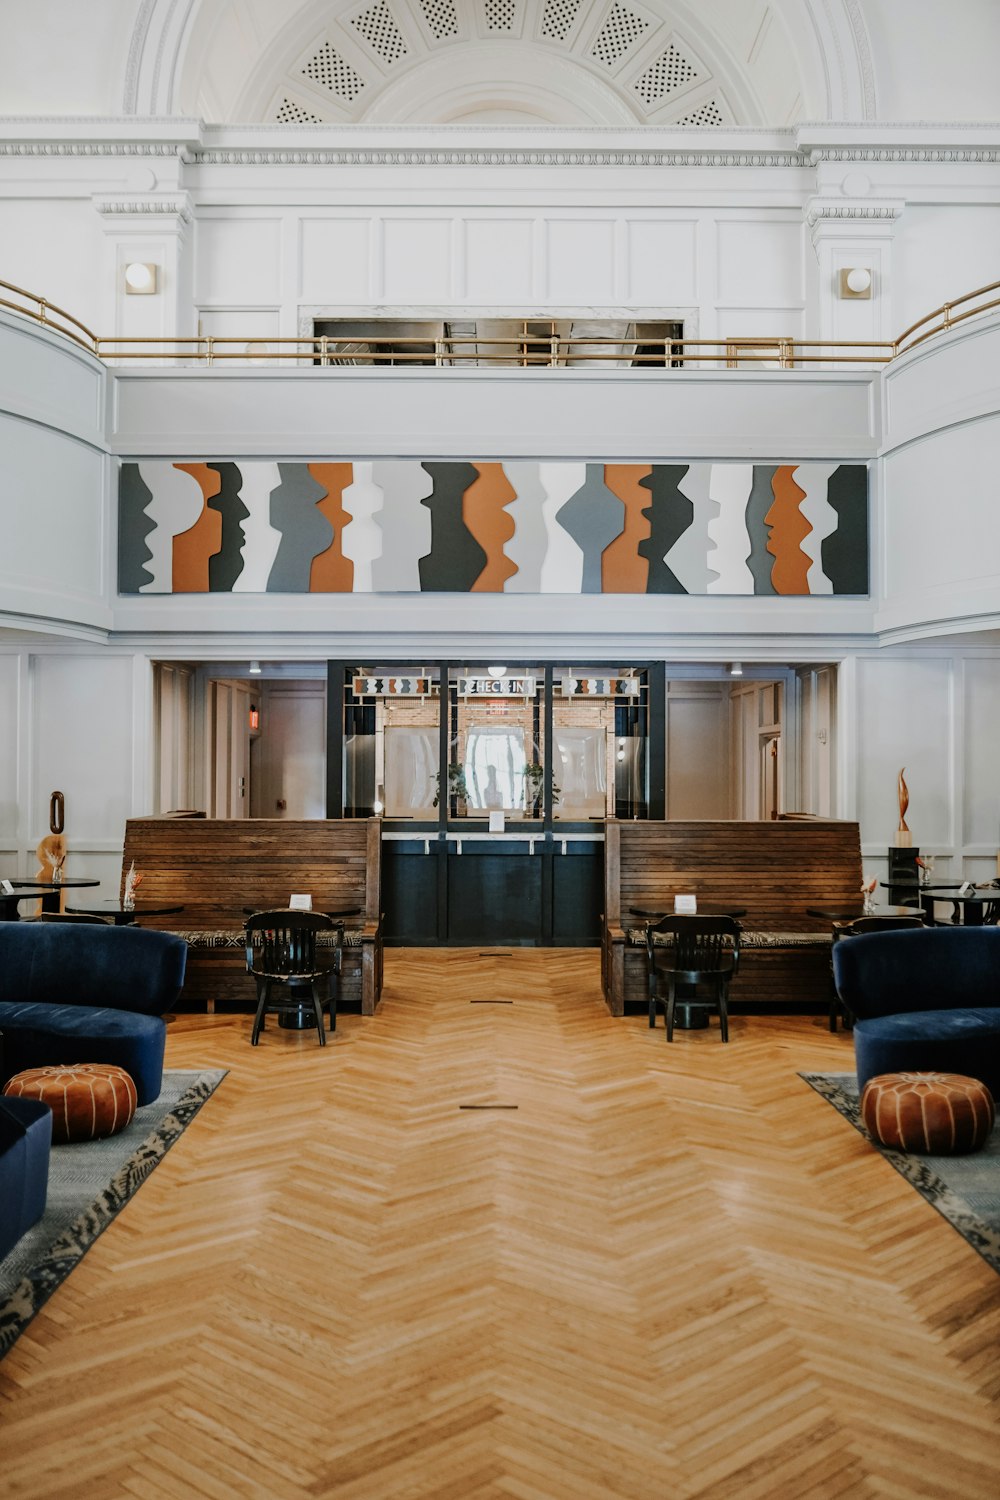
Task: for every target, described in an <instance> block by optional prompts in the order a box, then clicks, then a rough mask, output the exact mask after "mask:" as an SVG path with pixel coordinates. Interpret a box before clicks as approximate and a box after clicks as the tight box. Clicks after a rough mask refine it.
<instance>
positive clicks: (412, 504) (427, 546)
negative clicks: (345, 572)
mask: <svg viewBox="0 0 1000 1500" xmlns="http://www.w3.org/2000/svg"><path fill="white" fill-rule="evenodd" d="M357 467H358V466H357V465H355V472H357ZM371 467H372V482H373V484H375V485H377V486H378V488H379V489H381V491H382V499H383V506H382V509H381V511H379V512H378V524H379V525H380V527H381V531H382V551H381V553H380V555H379V556H378V557H376V558H375V559H374V561H373V563H372V586H373V588H374V589H375V591H376V592H377V593H380V594H402V593H408V592H410V591H411V590H412V591H414V592H416V593H419V592H420V559H421V558H422V557H426V556H427V554H428V552H430V550H431V538H432V523H431V513H430V511H429V510H428V509H427V507H426V505H421V503H420V502H421V501H422V500H426V499H427V497H428V495H430V494H432V493H433V490H434V481H433V480H432V479H431V476H430V475H429V474H428V472H427V470H426V469H425V468H424V467H423V465H422V464H421V463H419V462H418V461H417V460H416V459H398V460H396V461H393V460H392V459H389V460H387V461H384V462H383V461H379V462H377V463H373V464H372V466H371ZM354 587H355V589H356V588H357V583H355V585H354Z"/></svg>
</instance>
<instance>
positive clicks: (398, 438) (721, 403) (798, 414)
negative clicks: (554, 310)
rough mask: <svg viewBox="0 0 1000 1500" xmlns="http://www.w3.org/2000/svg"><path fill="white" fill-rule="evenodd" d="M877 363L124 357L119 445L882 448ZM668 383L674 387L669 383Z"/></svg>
mask: <svg viewBox="0 0 1000 1500" xmlns="http://www.w3.org/2000/svg"><path fill="white" fill-rule="evenodd" d="M877 378H878V377H877V376H873V375H871V374H868V373H866V372H855V373H851V374H846V373H841V372H831V373H829V374H820V373H814V372H807V371H789V372H787V373H785V372H781V371H776V372H769V373H766V374H765V373H762V372H759V371H758V372H751V373H741V374H734V373H733V372H728V373H724V374H718V373H716V372H714V371H711V370H703V371H680V370H672V371H667V372H664V371H640V370H633V371H627V372H620V371H619V372H608V371H604V372H602V371H600V370H597V371H594V370H570V371H555V370H539V371H531V370H512V371H504V370H488V369H482V370H464V371H457V370H455V371H452V370H447V369H441V370H432V371H416V370H413V371H406V370H402V369H400V370H379V369H377V368H375V369H370V370H360V371H357V370H350V369H336V370H334V369H331V370H326V371H324V372H323V374H322V378H320V379H317V378H316V373H315V372H314V371H313V370H301V371H300V370H295V369H285V370H261V371H259V372H256V373H252V374H247V373H245V372H241V375H240V376H239V377H237V376H235V375H229V374H227V372H226V370H225V369H224V368H222V367H217V368H215V369H212V370H193V369H192V370H172V371H171V370H144V371H139V370H123V371H122V372H121V373H120V374H119V375H118V376H117V378H116V380H115V396H116V410H115V418H114V421H115V430H114V437H113V446H114V449H115V451H117V452H118V453H120V454H122V455H133V454H134V455H138V456H144V455H148V454H158V455H169V456H176V457H178V458H180V457H183V456H186V457H198V456H200V455H201V454H203V453H204V454H206V455H207V456H215V455H218V454H221V453H225V454H229V455H235V454H241V455H243V456H245V457H251V456H253V455H254V454H267V455H274V456H284V455H286V454H287V455H289V456H292V455H301V456H304V457H307V458H323V457H330V458H336V457H345V458H364V457H366V456H371V457H379V456H385V457H399V458H405V457H420V458H424V457H435V456H438V457H442V458H443V457H458V458H469V457H470V456H474V457H475V458H482V459H488V458H517V457H521V456H536V457H540V458H547V457H592V458H595V459H599V458H604V459H613V458H622V459H628V458H632V459H642V458H650V459H654V458H666V457H669V456H674V455H676V456H677V457H679V458H687V459H695V458H716V459H719V458H729V457H732V458H741V459H752V458H756V457H760V458H773V459H775V460H776V461H778V462H780V461H782V460H784V461H789V460H791V459H801V460H805V459H808V458H826V459H831V460H832V459H844V460H851V459H853V460H854V461H863V460H864V459H866V458H869V457H871V456H873V454H874V451H875V433H874V429H873V419H874V411H873V408H872V402H871V388H872V383H873V381H877ZM668 395H669V399H668Z"/></svg>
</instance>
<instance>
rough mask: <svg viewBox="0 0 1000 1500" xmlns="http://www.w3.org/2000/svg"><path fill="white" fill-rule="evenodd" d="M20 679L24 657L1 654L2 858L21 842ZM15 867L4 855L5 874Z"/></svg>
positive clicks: (0, 839) (0, 821)
mask: <svg viewBox="0 0 1000 1500" xmlns="http://www.w3.org/2000/svg"><path fill="white" fill-rule="evenodd" d="M20 681H21V658H20V657H19V656H0V857H2V856H3V855H6V854H8V853H9V852H10V851H13V850H16V848H17V841H18V796H19V792H18V774H19V771H20V767H21V758H20V755H19V754H18V741H19V732H20V713H19V707H20V705H19V697H20ZM13 868H14V865H13V862H12V861H11V860H10V859H9V858H3V862H2V870H3V873H5V874H8V875H9V874H10V872H11V870H12V869H13Z"/></svg>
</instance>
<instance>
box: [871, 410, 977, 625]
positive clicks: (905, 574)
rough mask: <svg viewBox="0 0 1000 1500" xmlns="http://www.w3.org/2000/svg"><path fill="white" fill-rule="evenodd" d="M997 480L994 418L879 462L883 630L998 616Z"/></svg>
mask: <svg viewBox="0 0 1000 1500" xmlns="http://www.w3.org/2000/svg"><path fill="white" fill-rule="evenodd" d="M998 474H1000V416H994V417H990V418H988V419H984V420H982V421H979V422H968V423H965V424H963V425H962V426H960V427H954V428H949V429H948V430H946V431H943V432H938V433H935V434H933V435H932V436H931V437H928V438H925V439H923V440H922V441H920V442H915V443H911V444H909V445H908V446H907V447H905V448H902V449H900V450H898V451H897V452H894V453H891V454H889V456H888V457H887V458H886V459H885V461H884V465H883V493H884V506H883V516H884V520H883V526H884V532H883V539H882V554H883V572H884V583H883V589H882V593H883V605H882V610H881V613H880V621H881V624H882V628H884V629H889V628H897V627H900V626H907V625H915V624H919V623H920V622H922V621H925V620H931V621H933V620H940V619H949V618H961V617H962V616H970V617H979V616H981V615H982V614H984V613H990V614H993V615H996V614H998V613H1000V525H998V524H997V501H998V497H1000V488H998V477H997V476H998Z"/></svg>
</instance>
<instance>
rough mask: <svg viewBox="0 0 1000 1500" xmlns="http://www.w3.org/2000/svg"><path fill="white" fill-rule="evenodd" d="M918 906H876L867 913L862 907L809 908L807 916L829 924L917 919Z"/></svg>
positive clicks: (807, 908)
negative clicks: (859, 920) (859, 918)
mask: <svg viewBox="0 0 1000 1500" xmlns="http://www.w3.org/2000/svg"><path fill="white" fill-rule="evenodd" d="M919 914H920V912H919V908H918V907H916V906H876V907H875V908H874V910H872V911H865V910H864V908H863V907H861V906H807V907H806V916H808V917H822V918H824V920H825V921H827V922H855V921H857V919H858V917H916V916H919Z"/></svg>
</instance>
